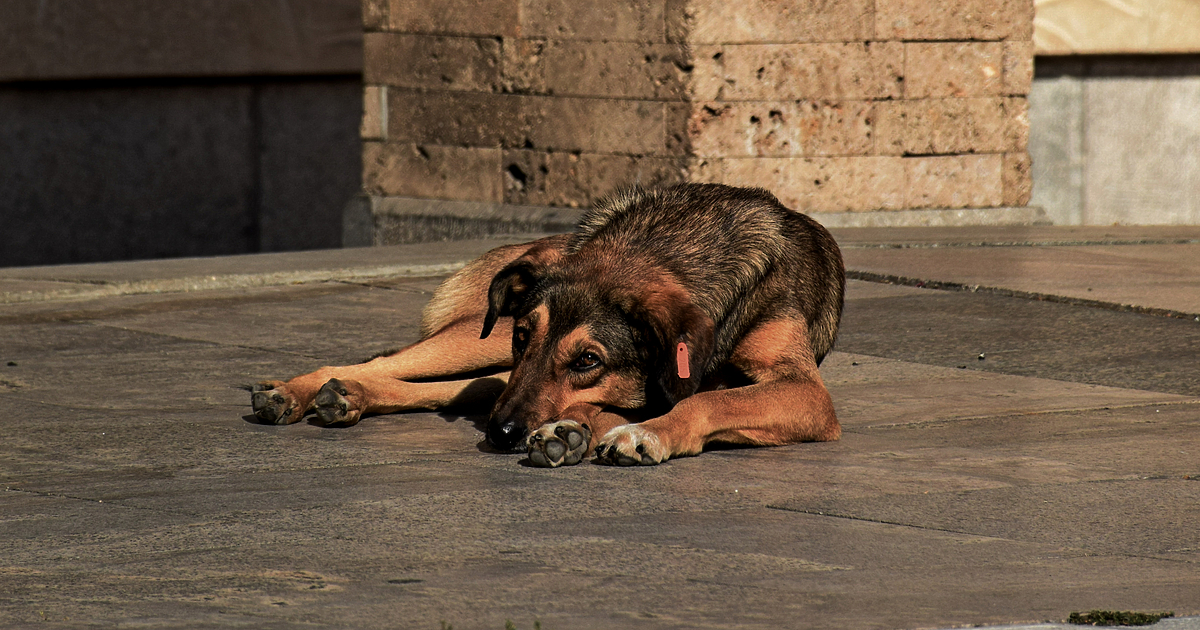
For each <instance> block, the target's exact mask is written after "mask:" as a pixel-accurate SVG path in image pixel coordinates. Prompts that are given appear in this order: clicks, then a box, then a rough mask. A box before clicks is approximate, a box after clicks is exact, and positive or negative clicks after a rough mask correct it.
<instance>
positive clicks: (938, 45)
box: [904, 42, 1004, 99]
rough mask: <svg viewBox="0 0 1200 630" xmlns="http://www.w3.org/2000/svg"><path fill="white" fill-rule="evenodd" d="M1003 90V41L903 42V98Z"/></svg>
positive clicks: (957, 96)
mask: <svg viewBox="0 0 1200 630" xmlns="http://www.w3.org/2000/svg"><path fill="white" fill-rule="evenodd" d="M1003 93H1004V44H1002V43H1000V42H915V43H909V44H905V45H904V98H907V99H920V98H964V97H973V96H1000V95H1002V94H1003Z"/></svg>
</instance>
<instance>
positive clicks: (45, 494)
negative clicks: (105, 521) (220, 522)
mask: <svg viewBox="0 0 1200 630" xmlns="http://www.w3.org/2000/svg"><path fill="white" fill-rule="evenodd" d="M4 491H5V492H16V493H19V494H29V495H33V496H37V497H45V498H48V499H69V500H71V501H84V502H87V503H99V504H101V505H112V506H116V507H122V508H129V509H131V510H146V511H147V512H157V511H158V510H155V509H154V508H148V507H141V506H139V505H128V504H126V503H119V502H116V501H109V502H108V503H105V502H104V500H103V499H89V498H87V497H77V496H73V495H70V494H62V493H59V492H43V491H40V490H26V489H24V488H14V487H12V486H4Z"/></svg>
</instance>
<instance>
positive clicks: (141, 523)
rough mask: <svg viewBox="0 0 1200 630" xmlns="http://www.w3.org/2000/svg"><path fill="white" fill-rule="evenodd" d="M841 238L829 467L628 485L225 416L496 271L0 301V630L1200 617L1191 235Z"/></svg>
mask: <svg viewBox="0 0 1200 630" xmlns="http://www.w3.org/2000/svg"><path fill="white" fill-rule="evenodd" d="M837 236H838V237H839V240H840V242H841V243H842V244H843V246H844V248H845V255H846V260H847V265H848V267H849V268H850V269H851V270H852V272H853V277H856V278H866V279H868V280H872V281H870V282H868V281H864V280H855V281H852V282H850V286H849V288H848V300H847V306H846V314H845V318H844V327H843V330H842V334H841V336H840V339H839V345H838V348H837V351H836V352H835V353H834V354H832V355H831V356H830V357H829V358H828V359H827V360H826V362H825V364H824V365H823V366H822V373H823V374H824V376H825V379H826V380H827V382H828V384H829V387H830V390H831V392H832V394H833V397H834V400H835V403H836V405H837V408H838V413H839V416H840V418H841V420H842V423H843V426H844V429H845V435H844V437H843V439H842V440H841V441H840V442H836V443H829V444H802V445H796V446H791V447H784V448H773V449H742V450H720V451H713V452H709V453H705V454H704V455H701V456H699V457H694V458H688V459H681V460H674V461H670V462H668V463H666V464H664V465H662V466H659V467H655V468H644V469H643V468H638V469H620V468H610V467H603V466H597V465H592V464H587V463H585V464H582V465H579V466H576V467H572V468H566V469H557V470H540V469H534V468H529V467H526V466H525V465H523V463H522V457H520V456H508V455H497V454H492V453H488V452H486V449H484V448H482V447H481V445H480V443H481V440H482V434H481V432H480V428H481V424H480V423H481V421H482V419H483V416H482V415H479V414H474V415H465V416H461V415H457V414H452V413H441V414H433V413H408V414H395V415H387V416H377V417H372V418H368V419H366V420H364V421H363V422H361V423H360V424H359V425H357V426H355V427H351V428H345V429H326V428H321V427H318V426H315V425H311V424H308V423H301V424H297V425H293V426H287V427H274V426H262V425H258V424H255V423H253V422H251V420H252V418H250V417H248V416H247V414H248V413H249V395H248V394H247V393H246V392H245V391H243V390H241V389H238V386H240V385H244V384H248V383H251V382H253V381H255V380H257V379H260V378H266V377H281V376H290V375H293V374H296V373H299V372H303V371H308V370H311V369H314V368H316V367H319V366H321V365H326V364H337V363H346V362H352V361H357V360H360V359H362V358H364V357H367V356H369V355H372V354H374V353H376V352H380V351H384V350H387V349H390V348H395V347H397V346H399V345H401V344H403V343H406V342H410V341H412V340H414V339H415V336H416V334H417V320H418V314H419V311H420V308H421V306H422V304H423V303H424V302H425V300H426V299H427V297H428V295H429V292H430V291H431V290H432V289H433V288H434V287H435V286H436V284H437V282H438V280H437V278H436V277H435V276H437V275H439V274H445V273H448V272H449V270H451V269H453V268H454V266H455V265H457V264H461V263H462V262H463V261H465V260H467V259H469V258H470V257H472V256H474V255H475V254H477V253H479V252H482V251H483V250H484V249H486V248H487V247H490V246H492V245H495V244H498V243H499V241H488V242H466V243H447V244H434V245H423V246H400V247H389V248H377V249H354V250H339V251H328V252H308V253H292V254H272V255H262V256H245V257H233V258H220V259H207V260H205V259H195V260H174V261H157V262H138V263H115V264H104V265H86V266H77V267H55V268H27V269H19V268H18V269H4V270H0V401H2V402H3V404H4V407H5V408H6V409H7V410H8V411H7V413H6V415H5V418H4V438H3V441H0V486H2V487H3V488H4V492H3V493H0V626H2V627H6V628H7V627H27V626H28V627H32V626H38V627H64V628H68V627H69V628H76V627H98V628H107V627H149V628H228V627H249V628H428V629H439V628H444V627H450V626H453V627H454V628H458V629H460V630H461V629H469V628H485V629H495V630H500V629H501V628H505V627H506V624H507V623H508V622H510V621H511V622H512V625H513V626H514V627H516V628H522V629H525V628H533V627H539V626H540V627H541V628H545V629H547V630H557V629H565V628H929V627H962V626H969V625H975V624H991V625H1004V624H1009V625H1010V626H1011V624H1028V623H1034V624H1039V625H1036V626H1029V627H1036V628H1051V627H1060V626H1058V625H1057V624H1058V623H1061V622H1063V621H1064V620H1065V619H1067V617H1068V615H1069V614H1070V613H1072V612H1076V611H1087V610H1092V609H1104V610H1133V611H1144V612H1151V611H1162V610H1171V611H1174V612H1175V613H1176V615H1179V616H1188V615H1197V614H1200V528H1198V527H1197V523H1200V507H1198V506H1200V483H1198V481H1197V478H1198V477H1200V437H1197V436H1198V433H1197V432H1198V430H1200V361H1198V360H1197V353H1198V350H1200V322H1198V321H1196V319H1195V318H1196V317H1198V316H1200V229H1190V228H975V229H948V228H939V229H932V228H930V229H918V228H911V229H901V230H895V229H893V230H870V229H859V230H840V231H837ZM887 279H891V280H893V281H895V282H899V283H901V284H885V283H882V282H879V280H887ZM920 285H924V287H925V288H922V286H920ZM928 287H942V288H943V289H948V290H935V289H932V288H928ZM964 289H965V290H964ZM1044 622H1051V623H1044ZM1155 627H1158V628H1162V629H1163V630H1167V629H1168V628H1169V629H1170V630H1182V629H1185V628H1189V629H1195V628H1197V627H1200V622H1197V620H1196V619H1195V618H1192V619H1174V620H1168V621H1164V622H1160V623H1159V624H1158V626H1155Z"/></svg>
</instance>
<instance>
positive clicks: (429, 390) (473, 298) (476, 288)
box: [251, 236, 565, 424]
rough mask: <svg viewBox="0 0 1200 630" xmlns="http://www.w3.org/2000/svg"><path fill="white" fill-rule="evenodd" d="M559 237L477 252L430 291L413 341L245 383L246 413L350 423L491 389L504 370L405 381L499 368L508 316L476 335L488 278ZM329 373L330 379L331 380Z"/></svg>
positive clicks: (504, 362)
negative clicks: (484, 375)
mask: <svg viewBox="0 0 1200 630" xmlns="http://www.w3.org/2000/svg"><path fill="white" fill-rule="evenodd" d="M564 244H565V237H563V236H555V237H549V238H545V239H541V240H539V241H534V242H533V243H526V244H524V245H510V246H505V247H500V248H497V249H494V250H492V251H490V252H488V253H487V254H484V255H483V256H482V257H480V258H479V259H478V260H476V261H474V262H472V263H471V264H469V265H467V266H466V267H464V268H463V269H462V270H460V271H459V272H458V273H456V274H455V275H453V276H451V277H450V278H449V279H447V280H446V282H444V283H442V286H441V287H439V288H438V290H437V291H436V292H435V293H434V295H433V298H431V299H430V302H429V304H428V305H427V306H426V308H425V314H424V318H423V320H422V339H421V340H420V341H418V342H417V343H415V344H412V345H410V346H408V347H406V348H404V349H402V350H400V351H399V352H396V353H395V354H392V355H389V356H384V357H379V358H376V359H373V360H371V361H368V362H366V363H361V364H358V365H347V366H341V367H323V368H321V369H319V370H316V371H315V372H311V373H309V374H303V375H300V376H297V377H295V378H293V379H291V380H289V381H286V382H284V381H264V382H262V383H259V384H258V385H255V386H254V387H253V388H252V390H251V391H252V394H251V406H252V408H253V410H254V415H255V416H256V417H257V418H258V420H259V421H260V422H264V423H268V424H291V423H293V422H298V421H300V419H301V418H303V417H304V415H305V414H306V413H308V412H309V411H311V410H313V409H318V410H320V411H321V413H320V416H321V417H322V419H323V420H325V419H328V421H330V422H331V423H333V424H353V423H354V422H357V421H358V419H359V417H361V414H362V413H364V412H365V413H388V412H391V411H400V410H403V409H427V408H441V407H444V406H447V405H448V404H451V403H452V402H453V403H457V402H461V401H463V400H464V399H463V393H464V392H466V393H477V394H478V393H481V392H487V391H491V390H492V389H495V387H494V385H495V383H496V382H503V379H506V378H507V376H504V377H501V379H500V380H498V379H497V378H496V377H489V380H486V381H482V382H481V383H480V384H478V385H472V382H473V381H472V380H459V381H452V382H455V383H457V385H452V384H450V383H446V382H441V383H428V382H421V383H414V382H406V381H413V380H428V379H445V378H448V377H453V376H455V375H464V374H469V373H471V372H477V371H481V370H489V369H494V370H496V371H503V370H504V368H506V367H508V366H509V365H511V363H512V342H511V336H512V322H511V320H508V319H507V318H506V319H503V320H501V321H499V322H497V323H496V327H495V330H494V331H493V332H492V334H491V335H489V336H488V338H487V339H480V338H479V335H480V332H481V331H482V330H483V320H484V316H485V315H486V313H487V308H488V300H487V292H488V287H489V286H490V284H491V280H492V277H493V276H494V275H495V274H496V273H497V272H499V271H500V269H502V268H503V267H504V266H505V265H507V264H508V263H510V262H512V261H513V260H516V259H517V258H519V257H521V256H523V255H526V254H529V253H531V252H534V253H536V252H538V251H543V250H544V251H546V252H549V253H550V254H553V252H556V251H560V250H561V248H562V246H563V245H564ZM333 380H337V381H338V383H336V384H335V383H331V381H333ZM327 384H329V387H326V385H327ZM455 388H458V389H455ZM343 390H344V391H345V393H342V391H343ZM318 395H321V397H320V398H321V399H320V401H318ZM322 403H323V404H322Z"/></svg>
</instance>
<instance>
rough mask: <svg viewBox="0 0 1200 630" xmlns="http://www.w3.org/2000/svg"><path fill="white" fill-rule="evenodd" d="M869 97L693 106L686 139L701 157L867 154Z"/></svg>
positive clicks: (871, 107) (869, 147) (871, 113)
mask: <svg viewBox="0 0 1200 630" xmlns="http://www.w3.org/2000/svg"><path fill="white" fill-rule="evenodd" d="M873 118H874V104H873V103H872V102H870V101H833V102H830V101H769V102H762V101H757V102H734V103H722V102H717V101H711V102H707V103H696V104H693V105H692V107H691V115H690V116H689V118H688V121H687V135H688V140H689V142H688V145H689V147H690V148H691V151H692V153H693V154H694V155H696V156H697V157H713V158H716V157H751V156H769V157H807V156H836V155H868V154H870V153H871V152H872V149H873V147H874V138H873V132H874V127H873V122H874V121H873Z"/></svg>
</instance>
